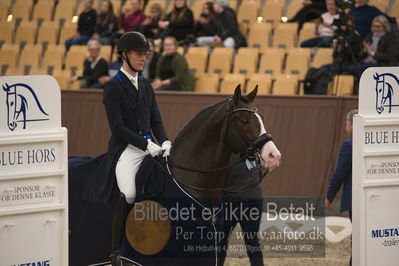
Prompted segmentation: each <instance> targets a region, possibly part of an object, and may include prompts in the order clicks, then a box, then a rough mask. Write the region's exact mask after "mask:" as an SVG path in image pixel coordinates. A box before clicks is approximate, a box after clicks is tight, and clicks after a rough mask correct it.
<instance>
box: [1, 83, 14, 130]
mask: <svg viewBox="0 0 399 266" xmlns="http://www.w3.org/2000/svg"><path fill="white" fill-rule="evenodd" d="M3 90H4V91H5V92H6V93H7V98H6V105H7V126H8V128H9V129H10V130H11V131H12V130H14V129H15V128H16V127H17V121H16V113H17V112H16V111H17V109H16V108H17V107H16V106H17V93H16V91H15V86H9V85H8V84H5V85H3Z"/></svg>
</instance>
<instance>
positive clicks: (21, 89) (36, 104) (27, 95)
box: [3, 83, 49, 131]
mask: <svg viewBox="0 0 399 266" xmlns="http://www.w3.org/2000/svg"><path fill="white" fill-rule="evenodd" d="M3 90H4V91H5V92H6V93H7V97H6V106H7V126H8V128H9V129H10V130H11V131H14V129H16V128H17V126H18V123H22V129H26V123H27V122H37V121H45V120H49V118H45V117H46V116H47V117H48V116H49V114H47V113H46V112H45V111H44V110H43V107H42V105H41V104H40V101H39V99H38V98H37V96H36V93H35V92H34V90H33V89H32V88H31V87H30V86H28V85H26V84H23V83H16V84H13V85H9V84H7V83H6V84H5V85H3ZM28 103H29V105H30V106H31V107H32V108H37V109H38V110H39V113H40V114H41V115H42V117H41V118H39V117H36V118H33V117H31V116H29V113H28V110H29V109H28ZM32 104H33V105H32Z"/></svg>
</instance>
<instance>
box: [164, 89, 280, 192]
mask: <svg viewBox="0 0 399 266" xmlns="http://www.w3.org/2000/svg"><path fill="white" fill-rule="evenodd" d="M225 102H226V103H227V116H228V118H227V119H228V122H229V123H230V122H231V123H233V125H234V128H235V129H236V131H237V132H238V135H239V137H240V140H241V141H242V142H243V143H244V145H245V155H244V156H243V157H242V158H240V159H239V160H237V161H236V162H233V163H229V164H228V165H226V166H223V167H220V168H215V169H195V168H189V167H184V166H180V165H175V164H172V163H171V162H169V165H170V166H172V167H173V168H178V169H181V170H185V171H189V172H197V173H216V172H220V171H223V170H226V169H230V168H231V167H233V166H236V165H238V164H239V163H241V162H243V161H244V160H246V159H249V160H252V161H253V160H256V161H257V165H258V163H259V160H260V149H261V148H262V147H263V145H264V144H266V143H267V142H269V141H272V140H273V137H272V135H270V134H269V133H265V134H263V135H261V136H259V137H258V138H257V139H256V140H255V141H250V140H249V139H248V136H247V135H246V134H245V133H244V132H243V130H242V128H241V127H240V126H239V125H238V124H237V121H236V120H235V119H234V117H233V115H234V114H235V113H237V112H250V113H253V114H255V113H258V109H257V108H256V107H254V108H252V109H249V108H237V109H233V104H232V102H233V98H232V97H229V98H227V99H226V101H225ZM227 128H228V127H227ZM257 168H259V165H258V166H257ZM258 171H260V170H259V169H258ZM175 180H176V181H177V182H178V183H180V184H181V185H183V186H185V187H188V188H191V189H194V190H198V191H208V192H221V191H227V192H237V193H239V192H244V191H237V190H234V188H236V187H234V186H232V187H228V188H226V187H224V188H216V189H208V188H202V187H196V186H192V185H189V184H186V183H184V182H182V181H180V180H178V179H177V178H176V177H175ZM260 181H261V179H260V180H259V183H260Z"/></svg>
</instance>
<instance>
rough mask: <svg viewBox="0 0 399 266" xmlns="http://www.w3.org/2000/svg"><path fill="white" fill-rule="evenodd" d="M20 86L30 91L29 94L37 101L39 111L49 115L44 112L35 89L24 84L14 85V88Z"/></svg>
mask: <svg viewBox="0 0 399 266" xmlns="http://www.w3.org/2000/svg"><path fill="white" fill-rule="evenodd" d="M18 85H19V86H22V87H24V88H26V89H28V90H29V92H30V93H31V94H32V96H33V98H34V99H35V102H36V105H37V107H38V108H39V110H40V111H41V112H42V113H43V114H45V115H49V114H48V113H46V111H44V109H43V107H42V105H41V104H40V101H39V99H38V98H37V96H36V93H35V92H34V91H33V89H32V88H31V87H29V86H28V85H26V84H23V83H17V84H14V85H13V86H18ZM25 101H26V100H25Z"/></svg>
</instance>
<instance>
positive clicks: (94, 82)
mask: <svg viewBox="0 0 399 266" xmlns="http://www.w3.org/2000/svg"><path fill="white" fill-rule="evenodd" d="M100 50H101V45H100V43H99V42H98V41H96V40H91V41H89V42H88V44H87V51H88V53H87V57H86V59H85V61H84V62H83V75H82V76H79V77H78V76H73V77H72V78H71V82H75V81H76V80H81V83H80V88H96V89H101V88H102V87H103V85H104V83H105V82H104V81H103V79H101V77H103V76H107V77H108V64H107V62H106V61H105V59H104V58H101V56H100ZM103 82H104V83H103Z"/></svg>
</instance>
